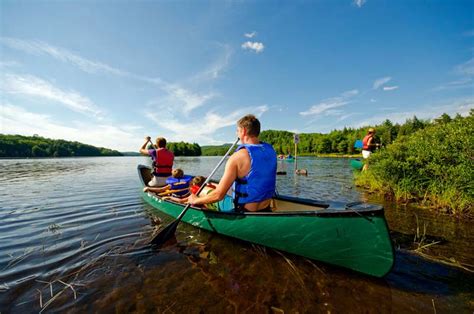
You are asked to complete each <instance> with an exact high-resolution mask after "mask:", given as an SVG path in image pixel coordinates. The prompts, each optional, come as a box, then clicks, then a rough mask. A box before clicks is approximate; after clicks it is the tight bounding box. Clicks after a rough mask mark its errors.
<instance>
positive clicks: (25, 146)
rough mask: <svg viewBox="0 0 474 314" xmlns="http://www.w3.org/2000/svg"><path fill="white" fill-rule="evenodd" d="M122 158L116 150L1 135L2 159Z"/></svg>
mask: <svg viewBox="0 0 474 314" xmlns="http://www.w3.org/2000/svg"><path fill="white" fill-rule="evenodd" d="M83 156H122V154H121V153H120V152H118V151H116V150H112V149H108V148H103V147H95V146H92V145H87V144H82V143H79V142H70V141H65V140H54V139H49V138H44V137H41V136H37V135H35V136H23V135H6V134H0V157H13V158H17V157H18V158H25V157H83Z"/></svg>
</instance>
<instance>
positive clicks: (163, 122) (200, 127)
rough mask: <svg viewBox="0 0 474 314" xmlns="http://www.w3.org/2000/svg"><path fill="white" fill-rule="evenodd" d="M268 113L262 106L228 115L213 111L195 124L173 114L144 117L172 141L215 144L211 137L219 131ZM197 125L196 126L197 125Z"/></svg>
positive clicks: (266, 107)
mask: <svg viewBox="0 0 474 314" xmlns="http://www.w3.org/2000/svg"><path fill="white" fill-rule="evenodd" d="M267 111H268V106H266V105H262V106H258V107H255V108H250V107H246V108H242V109H239V110H235V111H233V112H231V113H229V114H225V115H220V114H217V113H216V112H215V111H209V112H207V113H206V114H205V116H204V117H203V118H202V119H200V120H199V122H196V119H193V120H192V121H185V120H184V119H182V118H181V117H176V116H175V114H174V113H173V112H170V111H167V112H160V113H159V114H157V113H154V112H147V113H146V116H147V117H148V118H149V119H150V120H152V121H153V122H154V123H156V124H157V125H158V126H160V127H161V128H164V129H166V130H167V131H168V133H169V134H170V135H169V136H168V137H169V138H170V139H171V140H172V141H188V142H200V143H216V141H215V140H214V139H213V137H212V135H213V134H215V133H216V132H217V131H218V130H219V129H222V128H225V127H228V126H231V125H235V124H236V122H237V120H238V119H240V118H241V117H242V116H244V115H245V114H248V113H253V114H255V115H256V116H257V117H260V116H261V115H262V114H263V113H265V112H267ZM197 123H198V124H197Z"/></svg>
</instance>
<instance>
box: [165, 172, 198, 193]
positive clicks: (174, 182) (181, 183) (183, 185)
mask: <svg viewBox="0 0 474 314" xmlns="http://www.w3.org/2000/svg"><path fill="white" fill-rule="evenodd" d="M192 179H193V177H192V176H188V175H184V176H182V177H181V178H174V177H169V178H167V179H166V184H168V185H170V190H183V189H184V191H179V192H175V193H173V194H172V195H173V196H175V197H183V196H186V195H187V194H188V193H189V183H191V180H192Z"/></svg>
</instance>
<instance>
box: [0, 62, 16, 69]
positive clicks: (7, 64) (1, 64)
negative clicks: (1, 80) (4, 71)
mask: <svg viewBox="0 0 474 314" xmlns="http://www.w3.org/2000/svg"><path fill="white" fill-rule="evenodd" d="M20 65H21V64H20V63H18V62H16V61H0V69H1V68H8V67H18V66H20Z"/></svg>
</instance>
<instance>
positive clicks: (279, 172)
mask: <svg viewBox="0 0 474 314" xmlns="http://www.w3.org/2000/svg"><path fill="white" fill-rule="evenodd" d="M284 175H286V171H277V176H284Z"/></svg>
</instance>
